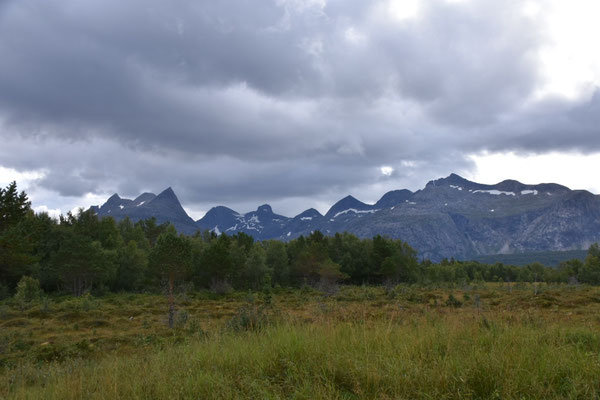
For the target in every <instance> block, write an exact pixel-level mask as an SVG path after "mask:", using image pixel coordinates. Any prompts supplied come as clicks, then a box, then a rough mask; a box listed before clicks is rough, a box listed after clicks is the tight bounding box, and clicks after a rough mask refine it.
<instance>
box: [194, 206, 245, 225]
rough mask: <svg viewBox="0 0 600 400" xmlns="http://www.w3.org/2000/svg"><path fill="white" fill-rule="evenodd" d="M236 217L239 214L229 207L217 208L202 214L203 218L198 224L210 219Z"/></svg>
mask: <svg viewBox="0 0 600 400" xmlns="http://www.w3.org/2000/svg"><path fill="white" fill-rule="evenodd" d="M237 215H239V213H238V212H236V211H234V210H232V209H231V208H229V207H224V206H217V207H213V208H211V209H210V210H208V212H207V213H206V214H204V217H202V218H201V219H199V220H198V222H200V221H204V220H207V219H212V218H223V217H234V216H237Z"/></svg>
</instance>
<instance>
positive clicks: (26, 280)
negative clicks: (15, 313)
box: [14, 276, 43, 307]
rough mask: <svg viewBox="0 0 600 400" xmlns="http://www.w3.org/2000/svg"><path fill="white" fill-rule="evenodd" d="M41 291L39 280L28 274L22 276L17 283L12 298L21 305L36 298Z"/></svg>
mask: <svg viewBox="0 0 600 400" xmlns="http://www.w3.org/2000/svg"><path fill="white" fill-rule="evenodd" d="M42 293H43V292H42V290H41V289H40V281H38V280H37V279H35V278H32V277H30V276H24V277H22V278H21V280H20V281H19V283H18V284H17V292H16V293H15V297H14V298H15V300H16V301H17V302H18V303H19V304H20V305H21V306H22V307H23V306H25V305H27V304H28V303H30V302H32V301H34V300H38V299H39V298H40V296H41V295H42Z"/></svg>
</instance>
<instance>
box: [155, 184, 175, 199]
mask: <svg viewBox="0 0 600 400" xmlns="http://www.w3.org/2000/svg"><path fill="white" fill-rule="evenodd" d="M158 198H162V199H175V200H177V201H179V199H177V195H175V192H174V191H173V189H172V188H171V186H169V187H168V188H166V189H165V190H163V191H162V192H160V193H159V194H158V196H156V199H158Z"/></svg>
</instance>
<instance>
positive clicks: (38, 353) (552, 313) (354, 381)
mask: <svg viewBox="0 0 600 400" xmlns="http://www.w3.org/2000/svg"><path fill="white" fill-rule="evenodd" d="M176 303H177V305H178V312H177V314H176V315H175V324H174V329H169V328H168V323H167V322H168V321H167V320H168V315H167V299H166V297H165V296H158V295H143V294H137V295H133V294H121V295H114V294H110V295H106V296H104V297H99V298H97V297H92V296H90V295H86V296H83V297H79V298H73V297H54V298H40V299H37V300H33V301H32V302H30V303H28V305H27V306H26V307H25V308H23V307H22V305H21V304H20V303H19V302H18V301H16V300H15V299H11V300H9V301H4V302H2V304H1V305H0V332H1V333H0V365H1V367H0V397H2V398H15V399H19V398H22V399H25V398H31V399H43V398H49V399H84V398H85V399H90V398H115V399H117V398H122V399H136V398H144V399H147V398H153V399H172V398H219V399H224V398H306V399H315V398H350V399H351V398H371V399H381V398H390V399H391V398H394V399H395V398H407V399H412V398H436V399H439V398H448V399H459V398H465V399H471V398H472V399H476V398H503V399H505V398H519V399H520V398H528V399H533V398H536V399H552V398H556V399H558V398H597V397H598V396H599V395H600V381H599V380H598V379H597V377H598V376H600V362H599V360H600V333H599V332H600V329H599V328H600V318H599V316H600V313H599V312H600V289H598V288H596V287H587V286H581V285H572V286H569V285H549V284H528V283H525V284H510V285H509V284H490V283H487V284H485V283H484V284H478V285H466V286H461V287H458V286H455V285H446V287H439V286H437V287H436V286H431V287H421V286H415V285H399V286H395V287H389V288H386V287H381V286H380V287H369V286H365V287H356V286H343V287H340V288H339V290H338V291H337V292H336V293H335V294H332V295H330V294H327V293H325V292H322V291H316V290H313V289H309V288H306V289H302V290H301V289H295V290H283V289H281V290H275V291H274V292H258V293H254V292H235V293H230V294H227V295H216V294H214V293H211V292H209V291H200V292H187V293H181V292H180V293H178V294H176Z"/></svg>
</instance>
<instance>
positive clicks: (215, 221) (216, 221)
mask: <svg viewBox="0 0 600 400" xmlns="http://www.w3.org/2000/svg"><path fill="white" fill-rule="evenodd" d="M238 218H242V216H241V215H240V214H239V213H238V212H237V211H234V210H232V209H231V208H228V207H224V206H217V207H213V208H211V209H210V210H208V212H207V213H206V214H204V217H202V218H200V219H199V220H198V221H196V222H197V223H198V225H200V226H202V227H206V228H213V227H215V226H220V227H222V228H224V227H230V226H231V225H232V224H235V221H237V219H238Z"/></svg>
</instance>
